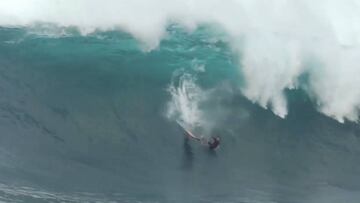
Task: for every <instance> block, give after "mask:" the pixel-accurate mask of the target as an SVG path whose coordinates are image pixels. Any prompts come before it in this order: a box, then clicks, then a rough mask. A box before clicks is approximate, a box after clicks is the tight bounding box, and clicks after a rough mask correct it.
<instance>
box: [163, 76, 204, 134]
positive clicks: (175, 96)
mask: <svg viewBox="0 0 360 203" xmlns="http://www.w3.org/2000/svg"><path fill="white" fill-rule="evenodd" d="M168 91H169V92H170V94H171V101H170V102H169V104H168V110H167V116H168V118H170V119H173V120H177V121H178V122H180V123H182V124H184V125H185V126H186V127H187V128H190V129H192V130H195V129H199V128H203V127H204V125H205V122H204V121H205V118H204V114H203V111H202V110H201V103H202V102H204V101H205V100H206V98H207V97H206V93H205V92H204V91H203V90H202V89H201V88H200V87H199V86H198V85H197V84H196V77H195V76H193V75H191V74H189V73H184V72H183V71H181V70H180V71H177V72H175V74H174V77H173V80H172V84H171V85H170V87H169V89H168Z"/></svg>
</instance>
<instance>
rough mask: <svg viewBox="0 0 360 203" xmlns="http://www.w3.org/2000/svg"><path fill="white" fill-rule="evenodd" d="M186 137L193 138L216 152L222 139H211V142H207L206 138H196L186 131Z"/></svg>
mask: <svg viewBox="0 0 360 203" xmlns="http://www.w3.org/2000/svg"><path fill="white" fill-rule="evenodd" d="M185 135H186V136H187V137H189V138H192V139H194V140H196V141H199V142H201V143H206V144H207V145H208V146H209V149H211V150H214V149H216V148H217V147H218V146H219V145H220V137H219V136H217V137H211V138H210V140H208V141H207V140H206V138H198V137H196V136H194V135H193V134H192V133H190V132H188V131H187V130H185Z"/></svg>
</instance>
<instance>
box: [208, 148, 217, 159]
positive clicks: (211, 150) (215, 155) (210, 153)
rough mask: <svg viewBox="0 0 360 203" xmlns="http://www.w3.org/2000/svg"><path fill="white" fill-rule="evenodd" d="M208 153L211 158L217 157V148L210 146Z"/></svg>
mask: <svg viewBox="0 0 360 203" xmlns="http://www.w3.org/2000/svg"><path fill="white" fill-rule="evenodd" d="M207 155H208V157H210V158H216V157H217V153H216V150H214V149H210V148H208V149H207Z"/></svg>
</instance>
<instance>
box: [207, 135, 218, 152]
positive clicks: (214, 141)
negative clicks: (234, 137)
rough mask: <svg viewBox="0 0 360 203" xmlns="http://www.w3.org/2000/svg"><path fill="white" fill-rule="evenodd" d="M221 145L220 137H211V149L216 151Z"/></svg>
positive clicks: (209, 143)
mask: <svg viewBox="0 0 360 203" xmlns="http://www.w3.org/2000/svg"><path fill="white" fill-rule="evenodd" d="M219 144H220V137H219V136H217V137H211V139H210V141H208V145H209V148H210V149H216V148H217V147H218V146H219Z"/></svg>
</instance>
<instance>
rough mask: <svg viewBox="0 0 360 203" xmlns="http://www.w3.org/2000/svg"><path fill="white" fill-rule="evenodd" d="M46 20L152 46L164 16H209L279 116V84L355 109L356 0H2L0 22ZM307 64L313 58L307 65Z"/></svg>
mask: <svg viewBox="0 0 360 203" xmlns="http://www.w3.org/2000/svg"><path fill="white" fill-rule="evenodd" d="M35 22H50V23H55V24H58V25H61V26H77V27H79V29H80V30H82V32H83V33H85V34H86V33H89V32H92V31H94V30H95V29H100V30H107V29H121V30H124V31H127V32H129V33H131V34H132V35H133V36H135V37H136V38H137V39H139V40H140V41H142V42H144V44H146V48H147V49H152V48H154V47H156V46H158V44H159V42H160V40H161V39H162V38H163V37H164V36H165V35H166V26H167V25H168V24H169V23H172V22H176V23H179V24H181V25H183V26H185V27H186V28H188V29H189V30H192V29H194V28H196V27H197V25H199V24H202V23H213V24H216V25H218V26H219V28H221V29H222V30H224V31H225V32H226V33H227V34H228V35H229V37H230V38H231V40H232V42H231V46H233V48H234V49H236V50H237V51H238V52H239V53H241V54H242V56H241V57H240V58H241V61H240V64H241V71H242V73H243V74H244V78H245V80H246V85H245V86H244V88H243V89H242V91H243V93H244V94H245V95H246V96H247V97H248V98H249V99H250V100H252V101H254V102H256V103H259V104H260V105H261V106H263V107H265V108H267V107H269V108H271V109H272V110H273V112H274V113H275V114H277V115H279V116H281V117H285V116H286V115H287V112H288V110H287V100H286V97H285V96H284V90H285V89H289V88H300V86H299V84H298V79H299V77H300V76H301V75H302V74H308V75H309V81H308V84H307V86H308V87H307V88H306V91H307V92H308V94H309V95H310V96H311V98H313V100H314V104H316V105H317V107H318V109H319V111H321V112H322V113H324V114H326V115H328V116H331V117H333V118H335V119H337V120H338V121H340V122H342V121H344V119H348V120H351V121H357V120H358V118H359V109H360V80H359V79H358V78H357V77H358V76H360V68H359V65H358V64H360V63H359V62H360V57H359V56H360V48H359V44H360V23H359V22H360V2H359V1H358V0H342V1H338V0H317V1H310V0H297V1H294V0H291V1H290V0H273V1H266V0H225V1H220V0H196V1H195V0H152V1H147V0H131V1H130V0H105V1H100V0H73V1H65V0H53V1H48V0H11V1H1V2H0V25H2V26H29V25H31V24H33V23H35ZM312 64H317V65H316V66H315V65H312Z"/></svg>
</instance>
